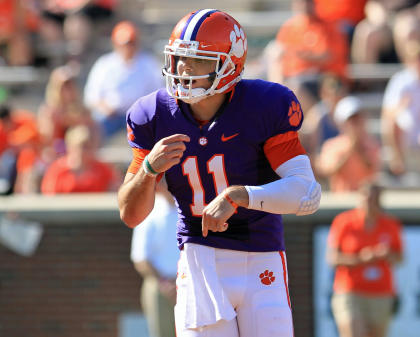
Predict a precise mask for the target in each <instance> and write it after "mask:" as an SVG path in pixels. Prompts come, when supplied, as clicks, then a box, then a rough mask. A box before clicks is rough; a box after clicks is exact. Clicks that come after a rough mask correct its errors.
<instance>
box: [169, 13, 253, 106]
mask: <svg viewBox="0 0 420 337" xmlns="http://www.w3.org/2000/svg"><path fill="white" fill-rule="evenodd" d="M164 54H165V66H164V68H163V74H164V75H165V77H166V89H167V91H168V93H169V94H170V95H171V96H172V97H175V98H177V99H181V100H183V101H185V102H187V103H195V102H198V101H200V100H201V99H203V98H205V97H208V96H211V95H214V94H218V93H225V92H228V91H229V90H232V89H233V87H234V86H235V84H236V83H238V82H239V81H240V79H241V77H242V73H243V69H244V63H245V59H246V54H247V39H246V35H245V33H244V30H243V29H242V27H241V25H240V24H239V23H238V22H237V21H236V20H235V19H234V18H232V17H231V16H230V15H228V14H226V13H224V12H222V11H219V10H216V9H201V10H197V11H195V12H192V13H189V14H188V15H186V16H185V17H183V18H182V19H181V20H180V21H179V22H178V24H177V25H176V26H175V28H174V30H173V31H172V35H171V37H170V38H169V43H168V44H167V45H166V46H165V49H164ZM178 57H193V58H198V59H205V60H214V61H216V62H215V70H214V72H212V73H209V74H207V75H201V76H182V75H179V74H178V73H177V70H176V60H177V58H178ZM202 78H209V79H210V80H212V79H213V83H212V85H211V87H210V88H208V89H204V88H192V82H193V80H197V79H202ZM181 81H182V82H183V83H189V85H188V87H187V88H185V87H184V86H183V85H181Z"/></svg>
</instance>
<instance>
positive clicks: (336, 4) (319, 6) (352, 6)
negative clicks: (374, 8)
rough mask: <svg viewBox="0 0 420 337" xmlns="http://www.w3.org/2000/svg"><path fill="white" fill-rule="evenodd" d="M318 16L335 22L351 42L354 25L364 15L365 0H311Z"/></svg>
mask: <svg viewBox="0 0 420 337" xmlns="http://www.w3.org/2000/svg"><path fill="white" fill-rule="evenodd" d="M313 1H314V4H315V11H316V13H317V15H318V17H319V18H321V19H322V20H324V21H326V22H331V23H335V24H336V25H338V28H339V30H340V31H341V32H344V33H346V35H347V36H348V41H349V42H351V39H352V36H353V32H354V28H355V26H356V25H357V24H358V23H359V22H360V21H361V20H362V19H363V18H364V17H365V5H366V1H367V0H335V1H331V0H313Z"/></svg>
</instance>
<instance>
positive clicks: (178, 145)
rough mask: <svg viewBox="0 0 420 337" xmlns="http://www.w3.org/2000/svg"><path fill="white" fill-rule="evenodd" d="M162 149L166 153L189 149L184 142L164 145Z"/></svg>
mask: <svg viewBox="0 0 420 337" xmlns="http://www.w3.org/2000/svg"><path fill="white" fill-rule="evenodd" d="M162 149H163V151H164V152H171V151H174V150H181V151H185V150H186V149H187V147H186V146H185V143H183V142H175V143H171V144H165V145H163V146H162Z"/></svg>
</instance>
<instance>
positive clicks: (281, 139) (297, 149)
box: [264, 87, 306, 170]
mask: <svg viewBox="0 0 420 337" xmlns="http://www.w3.org/2000/svg"><path fill="white" fill-rule="evenodd" d="M283 88H284V87H283ZM284 89H285V88H284ZM270 96H272V97H277V99H276V100H275V101H274V103H273V105H272V107H271V111H270V113H269V115H268V118H267V120H266V121H265V123H266V125H265V128H266V129H267V130H268V131H269V133H268V134H269V137H268V138H267V140H266V141H265V144H264V153H265V155H266V157H267V159H268V161H269V162H270V165H271V167H272V169H273V170H276V169H277V167H279V166H280V165H281V164H283V163H285V162H286V161H288V160H289V159H291V158H293V157H296V156H298V155H301V154H305V153H306V151H305V149H304V148H303V146H302V144H301V143H300V140H299V136H298V132H297V131H298V130H299V129H300V127H301V126H302V122H303V111H302V108H301V106H300V103H299V101H298V99H297V98H296V96H295V94H294V93H293V92H292V91H290V90H288V89H287V90H284V92H282V93H281V94H278V93H276V94H275V95H270Z"/></svg>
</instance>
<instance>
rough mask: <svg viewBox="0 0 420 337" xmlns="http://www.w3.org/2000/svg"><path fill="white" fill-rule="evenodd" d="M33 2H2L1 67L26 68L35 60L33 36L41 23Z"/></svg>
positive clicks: (0, 10) (0, 30)
mask: <svg viewBox="0 0 420 337" xmlns="http://www.w3.org/2000/svg"><path fill="white" fill-rule="evenodd" d="M31 4H32V1H28V0H26V1H25V0H2V1H0V65H2V64H3V65H10V66H26V65H30V64H32V62H33V59H34V50H33V43H32V36H31V34H32V33H33V32H35V31H36V30H37V29H38V25H39V21H38V16H37V13H36V11H35V10H34V8H33V7H32V6H31Z"/></svg>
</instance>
